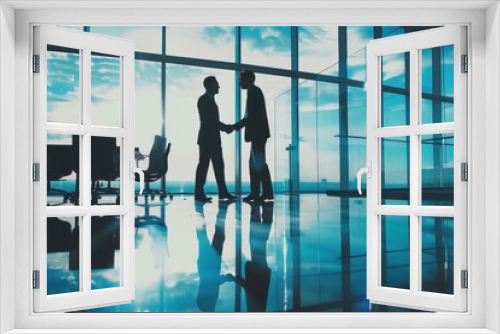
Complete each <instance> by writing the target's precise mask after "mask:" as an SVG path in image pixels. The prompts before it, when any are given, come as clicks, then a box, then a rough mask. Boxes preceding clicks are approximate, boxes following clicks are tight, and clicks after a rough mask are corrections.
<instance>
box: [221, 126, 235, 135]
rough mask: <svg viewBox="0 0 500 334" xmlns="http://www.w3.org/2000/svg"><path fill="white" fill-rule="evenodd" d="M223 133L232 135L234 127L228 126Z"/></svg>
mask: <svg viewBox="0 0 500 334" xmlns="http://www.w3.org/2000/svg"><path fill="white" fill-rule="evenodd" d="M223 131H224V132H225V133H227V134H229V133H231V132H233V131H234V125H231V124H226V125H225V127H224V129H223Z"/></svg>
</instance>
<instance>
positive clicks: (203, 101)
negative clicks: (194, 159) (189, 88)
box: [197, 94, 226, 147]
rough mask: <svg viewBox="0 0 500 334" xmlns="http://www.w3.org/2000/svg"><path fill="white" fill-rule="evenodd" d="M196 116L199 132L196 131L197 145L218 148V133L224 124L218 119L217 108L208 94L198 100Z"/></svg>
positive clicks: (219, 144)
mask: <svg viewBox="0 0 500 334" xmlns="http://www.w3.org/2000/svg"><path fill="white" fill-rule="evenodd" d="M198 115H199V116H200V130H199V131H198V142H197V143H198V145H207V146H210V147H220V146H221V140H220V131H223V130H224V128H225V127H226V124H224V123H222V122H221V121H220V119H219V107H217V104H216V103H215V100H214V99H213V98H212V97H210V96H209V95H208V94H203V95H202V96H200V98H199V99H198Z"/></svg>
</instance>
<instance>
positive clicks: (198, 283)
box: [48, 194, 453, 312]
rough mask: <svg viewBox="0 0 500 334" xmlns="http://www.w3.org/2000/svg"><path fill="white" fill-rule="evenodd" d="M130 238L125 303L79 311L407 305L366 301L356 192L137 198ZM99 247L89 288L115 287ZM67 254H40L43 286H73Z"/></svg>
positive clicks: (402, 259) (392, 265)
mask: <svg viewBox="0 0 500 334" xmlns="http://www.w3.org/2000/svg"><path fill="white" fill-rule="evenodd" d="M93 223H94V222H93ZM390 224H397V223H396V222H387V223H386V225H387V227H388V230H387V232H384V233H386V234H385V236H383V240H385V241H383V243H384V242H385V243H386V247H385V249H386V253H387V257H386V258H385V259H386V260H385V261H386V263H387V265H385V268H384V273H383V276H382V277H383V280H384V279H385V281H386V282H388V286H398V287H404V286H405V284H406V281H407V280H408V276H407V274H406V272H408V271H409V270H408V263H407V261H409V255H408V254H409V253H408V249H407V245H406V243H405V242H401V241H400V240H405V239H406V238H405V237H404V230H405V229H404V224H399V225H400V226H403V228H390V227H391V225H390ZM394 226H395V225H394ZM389 228H390V229H389ZM432 233H434V232H433V231H432ZM384 238H385V239H384ZM100 239H101V238H99V237H96V240H100ZM108 240H109V236H108ZM135 240H136V298H135V300H134V301H133V302H132V303H130V304H124V305H119V306H112V307H105V308H100V309H92V310H87V312H214V311H215V312H370V311H380V312H385V311H389V312H397V311H410V310H407V309H400V308H394V307H386V306H379V305H373V304H370V303H369V301H368V300H367V299H366V202H365V199H364V198H362V199H354V198H339V197H329V196H326V195H324V194H305V195H300V196H293V197H290V196H286V195H278V196H277V197H276V200H275V202H274V203H272V202H270V203H265V204H248V203H245V202H242V201H241V200H239V199H238V200H237V201H235V202H224V201H218V199H217V197H215V198H214V201H213V202H212V203H208V204H204V205H203V204H199V203H198V202H195V201H194V199H193V197H192V196H182V195H176V196H174V199H173V200H171V201H163V202H160V201H157V200H156V201H154V202H152V203H144V199H143V198H140V199H139V202H138V203H137V205H136V238H135ZM391 240H396V241H391ZM448 246H449V245H448ZM93 247H94V246H93ZM102 249H103V251H104V249H106V248H102ZM107 249H110V250H111V252H114V267H113V268H109V269H93V270H92V287H93V289H98V288H106V287H113V286H117V285H118V284H119V259H120V256H119V247H116V245H115V247H108V248H107ZM425 252H426V254H427V257H426V260H425V261H426V263H425V264H424V267H425V268H429V269H424V270H425V273H427V274H425V275H426V277H427V278H426V282H427V283H426V286H427V288H428V289H429V290H427V291H433V289H434V290H436V289H442V288H440V287H439V286H440V285H444V286H445V287H447V286H448V287H449V286H450V284H451V286H452V282H453V278H452V277H451V280H450V279H449V278H448V279H447V277H446V275H447V273H449V271H447V270H440V268H444V267H446V266H447V263H443V261H442V257H440V256H439V254H440V251H439V249H437V248H434V249H433V247H432V245H431V244H429V247H427V249H426V251H425ZM441 253H442V252H441ZM67 258H68V254H67V253H64V252H51V253H49V254H48V263H49V264H48V273H49V290H53V291H55V290H60V289H62V290H65V291H67V292H69V291H75V290H71V287H70V286H71V285H76V289H77V286H78V282H75V280H74V278H75V277H77V276H78V275H77V273H75V272H74V271H73V270H68V266H67V263H68V260H67ZM108 258H109V256H108ZM451 263H452V261H451ZM448 267H449V266H448ZM61 287H62V288H61ZM436 291H437V290H436ZM60 292H62V291H60ZM55 293H59V292H55Z"/></svg>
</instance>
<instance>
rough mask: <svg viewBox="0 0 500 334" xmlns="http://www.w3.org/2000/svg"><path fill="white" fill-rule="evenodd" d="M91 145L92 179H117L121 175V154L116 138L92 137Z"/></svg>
mask: <svg viewBox="0 0 500 334" xmlns="http://www.w3.org/2000/svg"><path fill="white" fill-rule="evenodd" d="M90 147H91V154H90V159H91V169H92V172H91V177H92V181H97V180H104V181H113V180H116V179H117V178H118V177H119V176H120V163H119V161H120V159H119V156H120V154H119V151H118V150H119V148H118V147H117V146H116V138H113V137H92V141H91V146H90ZM117 155H118V158H117Z"/></svg>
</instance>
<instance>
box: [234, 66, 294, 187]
mask: <svg viewBox="0 0 500 334" xmlns="http://www.w3.org/2000/svg"><path fill="white" fill-rule="evenodd" d="M255 84H256V85H257V86H258V87H260V89H262V93H263V94H264V98H265V100H266V109H267V120H268V122H269V130H270V131H271V138H269V139H268V140H267V143H266V160H267V164H268V166H269V171H270V173H271V180H272V181H273V182H274V168H273V166H274V164H275V161H276V160H275V157H274V154H275V150H274V147H275V144H274V141H275V138H276V134H275V129H276V125H275V115H276V113H275V108H276V106H275V104H274V101H275V98H276V97H277V96H280V95H281V94H283V93H284V92H286V91H287V90H289V89H290V78H286V77H278V76H273V75H265V74H260V73H256V79H255ZM246 94H247V93H246V91H245V90H242V93H241V111H242V113H244V112H245V104H246V99H247V95H246ZM288 103H290V102H288ZM233 114H234V112H233ZM285 121H288V122H291V118H288V119H286V120H285ZM290 124H291V123H290ZM279 126H285V127H287V126H288V125H279ZM242 131H243V130H242ZM241 135H242V137H241V138H242V143H243V145H242V154H241V157H242V160H241V167H242V168H241V170H242V173H241V180H242V187H243V191H245V192H247V191H250V171H249V167H248V161H249V159H250V144H249V143H245V141H244V139H243V132H241ZM288 135H289V136H290V137H289V138H291V132H290V133H288ZM280 149H281V148H280ZM287 161H288V160H287Z"/></svg>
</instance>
